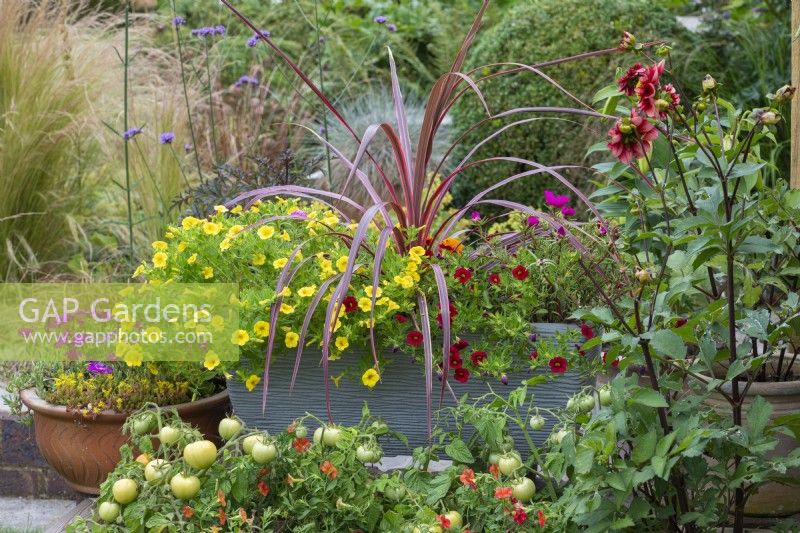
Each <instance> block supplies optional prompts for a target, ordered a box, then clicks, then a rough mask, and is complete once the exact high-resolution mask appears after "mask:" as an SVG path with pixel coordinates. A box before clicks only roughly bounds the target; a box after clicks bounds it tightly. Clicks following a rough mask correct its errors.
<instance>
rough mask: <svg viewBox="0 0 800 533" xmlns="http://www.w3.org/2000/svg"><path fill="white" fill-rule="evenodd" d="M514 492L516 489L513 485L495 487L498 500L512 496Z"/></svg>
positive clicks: (495, 495)
mask: <svg viewBox="0 0 800 533" xmlns="http://www.w3.org/2000/svg"><path fill="white" fill-rule="evenodd" d="M513 493H514V489H512V488H511V487H497V488H496V489H494V497H495V498H497V499H498V500H507V499H510V498H511V495H512V494H513Z"/></svg>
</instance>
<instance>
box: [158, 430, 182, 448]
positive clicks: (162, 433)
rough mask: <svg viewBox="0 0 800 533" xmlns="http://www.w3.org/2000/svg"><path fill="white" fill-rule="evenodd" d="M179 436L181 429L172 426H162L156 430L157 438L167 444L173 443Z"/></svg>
mask: <svg viewBox="0 0 800 533" xmlns="http://www.w3.org/2000/svg"><path fill="white" fill-rule="evenodd" d="M180 438H181V430H180V429H178V428H174V427H172V426H164V427H162V428H161V429H160V430H159V432H158V440H160V441H161V444H165V445H167V446H169V445H171V444H175V443H176V442H178V441H179V440H180Z"/></svg>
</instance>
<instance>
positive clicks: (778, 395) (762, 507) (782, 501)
mask: <svg viewBox="0 0 800 533" xmlns="http://www.w3.org/2000/svg"><path fill="white" fill-rule="evenodd" d="M798 364H800V363H798ZM723 391H725V393H726V394H730V393H731V387H730V383H726V384H725V385H724V386H723ZM756 396H761V397H762V398H764V399H765V400H767V401H768V402H769V403H770V404H771V405H772V409H773V410H772V414H771V415H770V420H774V419H776V418H778V417H780V416H784V415H789V414H795V413H798V412H800V381H784V382H767V383H757V382H756V383H753V384H752V385H751V386H750V389H749V390H748V391H747V396H746V397H745V400H744V404H743V405H742V415H743V417H744V420H743V422H746V421H747V411H748V410H749V409H750V405H751V403H752V402H753V400H754V399H755V398H756ZM706 403H707V404H708V405H710V406H711V407H713V408H714V409H715V410H718V411H720V412H726V413H727V412H730V404H729V403H728V401H727V400H726V399H725V398H724V397H723V396H721V395H719V394H716V393H714V394H712V395H711V396H710V397H709V398H708V399H707V400H706ZM777 439H778V445H777V446H776V447H775V449H774V450H773V451H772V452H770V454H769V456H770V457H784V456H786V455H788V454H789V453H791V452H792V450H794V449H795V448H797V447H798V442H797V440H796V439H794V438H793V437H790V436H788V435H784V434H783V433H780V434H778V435H777ZM786 475H787V476H794V477H800V469H792V470H789V471H788V472H787V473H786ZM744 511H745V514H746V515H748V516H753V517H785V516H790V515H794V514H797V513H800V486H795V485H782V484H780V483H768V484H766V485H764V486H763V487H761V488H760V489H759V490H758V492H757V493H755V494H753V495H752V496H750V498H748V500H747V504H746V505H745V509H744Z"/></svg>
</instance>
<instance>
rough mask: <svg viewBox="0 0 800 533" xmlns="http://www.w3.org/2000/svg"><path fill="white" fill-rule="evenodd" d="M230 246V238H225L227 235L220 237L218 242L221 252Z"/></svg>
mask: <svg viewBox="0 0 800 533" xmlns="http://www.w3.org/2000/svg"><path fill="white" fill-rule="evenodd" d="M230 247H231V240H230V239H229V238H227V237H225V238H224V239H222V242H221V243H219V250H220V251H221V252H224V251H225V250H227V249H228V248H230Z"/></svg>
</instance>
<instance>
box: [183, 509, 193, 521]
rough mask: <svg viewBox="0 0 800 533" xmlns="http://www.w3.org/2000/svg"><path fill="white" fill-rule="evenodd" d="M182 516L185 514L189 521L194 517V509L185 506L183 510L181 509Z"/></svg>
mask: <svg viewBox="0 0 800 533" xmlns="http://www.w3.org/2000/svg"><path fill="white" fill-rule="evenodd" d="M181 514H183V517H184V518H185V519H187V520H188V519H190V518H191V517H193V516H194V509H192V508H191V507H189V506H188V505H184V506H183V509H181Z"/></svg>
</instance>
